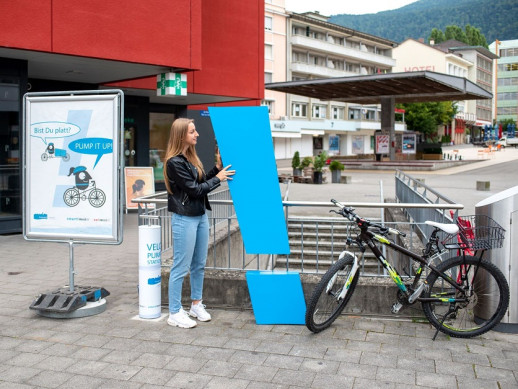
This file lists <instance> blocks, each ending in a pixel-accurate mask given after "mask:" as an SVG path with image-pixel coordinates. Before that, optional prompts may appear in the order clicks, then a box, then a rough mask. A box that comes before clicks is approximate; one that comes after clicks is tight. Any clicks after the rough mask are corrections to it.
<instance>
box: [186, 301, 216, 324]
mask: <svg viewBox="0 0 518 389" xmlns="http://www.w3.org/2000/svg"><path fill="white" fill-rule="evenodd" d="M189 315H191V316H192V317H195V318H197V319H198V320H199V321H210V319H212V317H211V316H210V313H208V312H207V311H206V310H205V305H204V304H202V303H201V301H200V302H199V303H198V304H196V305H194V304H191V310H190V311H189Z"/></svg>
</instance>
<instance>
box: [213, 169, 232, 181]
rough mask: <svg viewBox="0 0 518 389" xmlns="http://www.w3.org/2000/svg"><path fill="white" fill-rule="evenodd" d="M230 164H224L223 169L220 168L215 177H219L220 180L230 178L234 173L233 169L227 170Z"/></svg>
mask: <svg viewBox="0 0 518 389" xmlns="http://www.w3.org/2000/svg"><path fill="white" fill-rule="evenodd" d="M230 166H232V165H228V166H225V168H224V169H222V170H221V171H220V172H219V173H218V174H216V177H218V178H219V180H220V181H221V182H223V181H227V180H232V177H231V176H233V175H234V174H236V171H235V170H228V169H229V168H230Z"/></svg>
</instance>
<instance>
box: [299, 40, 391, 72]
mask: <svg viewBox="0 0 518 389" xmlns="http://www.w3.org/2000/svg"><path fill="white" fill-rule="evenodd" d="M291 44H292V46H296V47H298V48H302V47H303V48H304V49H306V50H313V51H318V52H321V53H325V54H328V55H333V56H337V55H339V56H342V57H346V60H347V58H351V59H354V61H355V62H358V61H359V62H364V63H368V64H370V65H375V66H377V67H394V66H396V60H395V59H393V58H391V57H386V56H384V55H380V54H374V53H370V52H368V51H362V50H358V49H353V48H350V47H344V46H340V45H337V44H334V43H330V42H326V41H323V40H319V39H314V38H308V37H306V36H301V35H295V36H292V38H291Z"/></svg>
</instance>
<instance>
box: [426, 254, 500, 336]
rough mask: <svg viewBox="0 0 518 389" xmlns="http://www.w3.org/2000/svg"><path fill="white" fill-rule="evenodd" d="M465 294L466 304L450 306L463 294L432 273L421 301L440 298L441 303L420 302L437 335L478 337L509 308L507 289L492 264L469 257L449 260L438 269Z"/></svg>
mask: <svg viewBox="0 0 518 389" xmlns="http://www.w3.org/2000/svg"><path fill="white" fill-rule="evenodd" d="M437 270H439V271H442V272H444V273H445V274H446V275H447V276H449V277H450V278H451V279H452V280H453V281H455V282H456V283H457V284H458V285H461V286H462V288H463V289H464V291H465V297H466V301H465V302H450V301H449V299H453V298H457V299H461V298H463V297H464V296H463V293H462V292H460V291H459V290H457V289H456V288H454V287H453V286H452V285H450V284H449V283H447V282H446V281H445V280H444V279H443V278H442V277H441V276H440V275H438V274H436V273H431V274H430V275H429V276H428V278H427V282H428V285H429V290H428V291H426V292H424V293H423V294H422V295H421V297H432V298H434V297H435V298H441V299H443V301H441V302H422V306H423V311H424V313H425V315H426V317H427V318H428V320H429V321H430V323H431V324H432V325H433V326H434V327H435V328H437V329H438V330H439V331H441V332H443V333H445V334H447V335H450V336H453V337H457V338H472V337H474V336H478V335H481V334H483V333H485V332H487V331H489V330H490V329H492V328H493V327H494V326H496V325H497V324H498V323H500V320H502V317H503V316H504V315H505V313H506V311H507V307H508V306H509V285H508V283H507V280H506V279H505V276H504V275H503V274H502V272H501V271H500V270H499V269H498V268H497V267H496V266H495V265H493V264H492V263H489V262H486V261H484V260H482V261H481V260H479V259H478V258H475V257H472V256H465V257H463V256H459V257H455V258H451V259H449V260H447V261H445V262H443V263H441V264H440V265H439V266H437Z"/></svg>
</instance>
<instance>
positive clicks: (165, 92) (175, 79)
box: [156, 73, 187, 96]
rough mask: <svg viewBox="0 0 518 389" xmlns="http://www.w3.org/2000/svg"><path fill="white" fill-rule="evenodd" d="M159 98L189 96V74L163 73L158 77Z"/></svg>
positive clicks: (157, 89) (157, 92) (157, 90)
mask: <svg viewBox="0 0 518 389" xmlns="http://www.w3.org/2000/svg"><path fill="white" fill-rule="evenodd" d="M156 94H157V96H187V74H183V73H162V74H159V75H158V76H156Z"/></svg>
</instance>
